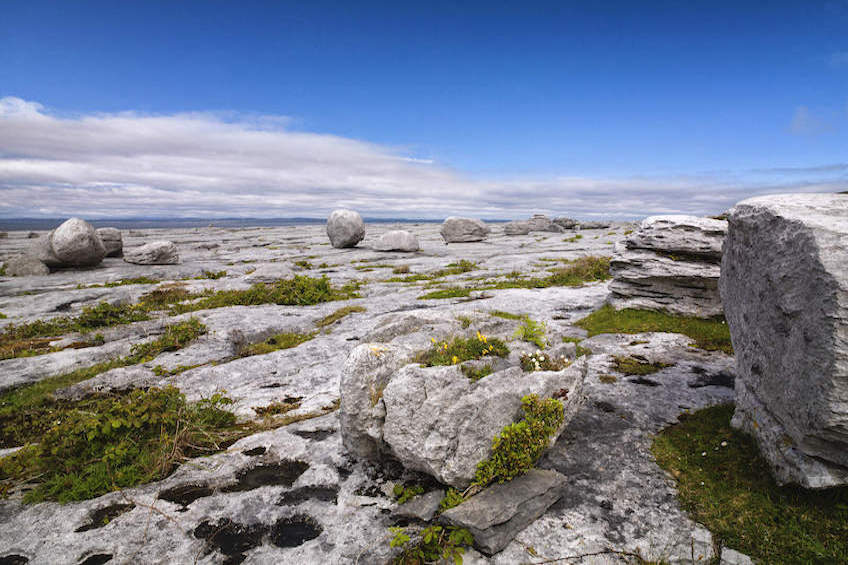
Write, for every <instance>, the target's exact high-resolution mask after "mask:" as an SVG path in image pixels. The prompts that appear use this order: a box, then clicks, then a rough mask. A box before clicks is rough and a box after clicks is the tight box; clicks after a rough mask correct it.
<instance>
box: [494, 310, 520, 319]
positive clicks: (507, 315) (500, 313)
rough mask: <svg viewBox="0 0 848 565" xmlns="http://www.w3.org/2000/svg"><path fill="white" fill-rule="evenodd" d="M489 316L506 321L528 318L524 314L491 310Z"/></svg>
mask: <svg viewBox="0 0 848 565" xmlns="http://www.w3.org/2000/svg"><path fill="white" fill-rule="evenodd" d="M489 315H490V316H494V317H496V318H503V319H504V320H523V319H524V318H525V317H526V316H525V315H524V314H513V313H512V312H504V311H503V310H490V311H489Z"/></svg>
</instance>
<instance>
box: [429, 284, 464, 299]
mask: <svg viewBox="0 0 848 565" xmlns="http://www.w3.org/2000/svg"><path fill="white" fill-rule="evenodd" d="M470 294H471V289H470V288H462V287H451V288H443V289H441V290H434V291H433V292H428V293H427V294H422V295H421V296H419V297H418V300H439V299H444V298H463V297H466V296H468V295H470Z"/></svg>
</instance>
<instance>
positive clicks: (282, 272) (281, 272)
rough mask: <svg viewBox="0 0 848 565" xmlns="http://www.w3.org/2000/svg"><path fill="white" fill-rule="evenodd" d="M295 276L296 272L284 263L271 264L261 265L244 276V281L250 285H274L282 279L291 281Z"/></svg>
mask: <svg viewBox="0 0 848 565" xmlns="http://www.w3.org/2000/svg"><path fill="white" fill-rule="evenodd" d="M294 275H295V272H294V270H293V269H292V268H291V267H290V266H288V265H286V264H284V263H270V264H267V265H260V266H259V267H256V268H255V270H253V271H251V272H250V273H248V274H246V275H245V276H244V281H245V282H247V283H249V284H256V283H265V284H269V283H274V282H277V281H279V280H282V279H289V278H291V277H292V276H294Z"/></svg>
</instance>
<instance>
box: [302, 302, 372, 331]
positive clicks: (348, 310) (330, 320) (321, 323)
mask: <svg viewBox="0 0 848 565" xmlns="http://www.w3.org/2000/svg"><path fill="white" fill-rule="evenodd" d="M365 310H366V309H365V307H364V306H345V307H343V308H339V309H338V310H336V311H335V312H333V313H332V314H330V315H328V316H325V317H323V318H321V319H320V320H318V321H317V322H315V325H316V326H318V327H319V328H325V327H327V326H330V325H333V324H335V323H336V322H338V321H339V320H341V319H342V318H344V317H345V316H349V315H351V314H354V313H356V312H365Z"/></svg>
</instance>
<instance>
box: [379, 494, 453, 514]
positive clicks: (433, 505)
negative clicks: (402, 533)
mask: <svg viewBox="0 0 848 565" xmlns="http://www.w3.org/2000/svg"><path fill="white" fill-rule="evenodd" d="M444 497H445V491H443V490H431V491H430V492H425V493H424V494H421V495H418V496H416V497H415V498H413V499H412V500H407V501H406V502H404V503H403V504H401V505H399V506H398V507H397V508H395V510H394V511H393V512H392V514H393V515H394V516H397V517H398V518H410V519H414V520H421V521H422V522H429V521H430V520H432V519H433V516H435V515H436V511H437V510H438V509H439V503H441V502H442V499H443V498H444Z"/></svg>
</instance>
